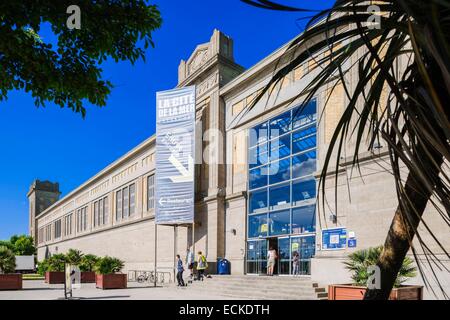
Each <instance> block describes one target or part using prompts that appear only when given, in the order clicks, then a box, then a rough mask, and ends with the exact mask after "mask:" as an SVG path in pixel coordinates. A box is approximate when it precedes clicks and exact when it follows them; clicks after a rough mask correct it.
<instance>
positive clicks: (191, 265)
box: [186, 248, 195, 280]
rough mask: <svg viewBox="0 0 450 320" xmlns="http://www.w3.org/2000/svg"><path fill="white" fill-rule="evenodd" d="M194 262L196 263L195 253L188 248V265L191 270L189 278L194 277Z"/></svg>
mask: <svg viewBox="0 0 450 320" xmlns="http://www.w3.org/2000/svg"><path fill="white" fill-rule="evenodd" d="M194 262H195V258H194V253H193V252H192V251H191V249H189V248H187V249H186V265H187V267H188V269H189V272H190V274H189V277H190V278H191V280H192V278H193V277H194Z"/></svg>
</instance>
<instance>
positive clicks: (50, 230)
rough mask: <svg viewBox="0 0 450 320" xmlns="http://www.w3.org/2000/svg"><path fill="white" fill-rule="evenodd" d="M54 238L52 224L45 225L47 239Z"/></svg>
mask: <svg viewBox="0 0 450 320" xmlns="http://www.w3.org/2000/svg"><path fill="white" fill-rule="evenodd" d="M51 240H52V225H51V224H49V225H47V226H46V227H45V241H51Z"/></svg>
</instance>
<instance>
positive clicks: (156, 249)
mask: <svg viewBox="0 0 450 320" xmlns="http://www.w3.org/2000/svg"><path fill="white" fill-rule="evenodd" d="M154 221H155V262H154V265H155V266H154V269H155V270H154V281H155V282H154V284H155V287H156V281H157V280H156V278H157V276H158V274H157V273H156V268H157V263H156V261H158V260H157V258H158V254H157V253H158V225H157V224H156V220H154Z"/></svg>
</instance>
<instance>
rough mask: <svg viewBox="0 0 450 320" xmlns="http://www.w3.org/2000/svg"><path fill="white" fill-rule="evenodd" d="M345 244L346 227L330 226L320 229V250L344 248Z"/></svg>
mask: <svg viewBox="0 0 450 320" xmlns="http://www.w3.org/2000/svg"><path fill="white" fill-rule="evenodd" d="M346 244H347V229H346V228H330V229H323V230H322V250H339V249H345V246H346Z"/></svg>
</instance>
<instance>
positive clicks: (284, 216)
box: [269, 210, 291, 236]
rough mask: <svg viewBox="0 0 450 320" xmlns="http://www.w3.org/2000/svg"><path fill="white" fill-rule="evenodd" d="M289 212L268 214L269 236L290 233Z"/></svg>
mask: <svg viewBox="0 0 450 320" xmlns="http://www.w3.org/2000/svg"><path fill="white" fill-rule="evenodd" d="M290 220H291V217H290V210H285V211H278V212H272V213H270V214H269V225H270V227H269V235H271V236H273V235H280V234H288V233H290V230H289V226H290V224H291V221H290Z"/></svg>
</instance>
